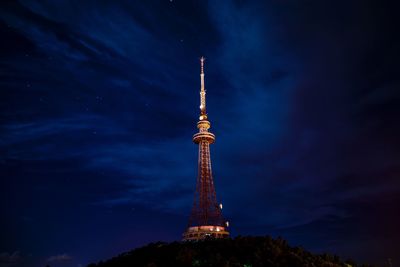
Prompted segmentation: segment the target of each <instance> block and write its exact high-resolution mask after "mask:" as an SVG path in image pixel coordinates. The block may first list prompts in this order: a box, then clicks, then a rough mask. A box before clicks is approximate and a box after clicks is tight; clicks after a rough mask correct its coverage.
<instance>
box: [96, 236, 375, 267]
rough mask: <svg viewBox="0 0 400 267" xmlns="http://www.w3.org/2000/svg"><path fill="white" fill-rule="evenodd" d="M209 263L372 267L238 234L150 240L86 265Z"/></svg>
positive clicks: (236, 266) (254, 266)
mask: <svg viewBox="0 0 400 267" xmlns="http://www.w3.org/2000/svg"><path fill="white" fill-rule="evenodd" d="M128 266H129V267H132V266H146V267H158V266H174V267H180V266H199V267H200V266H212V267H218V266H221V267H233V266H234V267H239V266H240V267H261V266H262V267H297V266H307V267H339V266H340V267H350V266H351V267H354V266H357V267H361V266H362V267H371V266H372V265H357V264H356V263H355V262H354V261H352V260H346V261H342V260H341V259H340V258H339V257H338V256H336V255H330V254H326V253H324V254H319V255H318V254H313V253H310V252H308V251H306V250H304V249H303V248H301V247H290V246H289V245H288V243H287V241H286V240H284V239H282V238H277V239H273V238H271V237H269V236H266V237H241V236H238V237H236V238H234V239H209V240H204V241H199V242H173V243H164V242H157V243H151V244H149V245H147V246H144V247H141V248H137V249H135V250H132V251H130V252H126V253H122V254H120V255H119V256H117V257H114V258H112V259H110V260H107V261H101V262H99V263H97V264H95V263H92V264H89V265H88V267H128Z"/></svg>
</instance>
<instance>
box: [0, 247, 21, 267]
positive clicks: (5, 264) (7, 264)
mask: <svg viewBox="0 0 400 267" xmlns="http://www.w3.org/2000/svg"><path fill="white" fill-rule="evenodd" d="M20 262H21V256H20V254H19V251H15V252H13V253H8V252H2V253H0V267H11V266H15V265H17V264H18V263H20Z"/></svg>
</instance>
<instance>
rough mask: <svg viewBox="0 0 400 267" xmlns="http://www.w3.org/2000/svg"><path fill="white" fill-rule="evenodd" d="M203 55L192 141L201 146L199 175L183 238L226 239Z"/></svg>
mask: <svg viewBox="0 0 400 267" xmlns="http://www.w3.org/2000/svg"><path fill="white" fill-rule="evenodd" d="M204 60H205V59H204V57H202V58H200V67H201V68H200V81H201V86H200V116H199V121H198V122H197V128H198V129H199V131H198V133H196V134H194V135H193V142H194V143H195V144H197V145H198V146H199V159H198V175H197V184H196V191H195V194H194V201H193V208H192V212H191V214H190V217H189V223H188V227H187V229H186V231H185V232H184V233H183V240H184V241H190V240H201V239H206V238H226V237H228V236H229V232H228V229H227V228H228V226H229V225H228V222H225V221H224V218H223V217H222V204H218V202H217V197H216V193H215V187H214V180H213V176H212V171H211V158H210V144H212V143H214V141H215V135H214V134H213V133H211V132H210V131H209V129H210V127H211V124H210V122H209V121H208V118H207V112H206V90H205V87H204Z"/></svg>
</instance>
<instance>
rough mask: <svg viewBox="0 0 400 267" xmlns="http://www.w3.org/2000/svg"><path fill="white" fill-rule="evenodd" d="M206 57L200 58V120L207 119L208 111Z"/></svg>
mask: <svg viewBox="0 0 400 267" xmlns="http://www.w3.org/2000/svg"><path fill="white" fill-rule="evenodd" d="M205 60H206V59H205V58H204V57H201V58H200V120H206V119H207V113H206V89H205V88H204V61H205Z"/></svg>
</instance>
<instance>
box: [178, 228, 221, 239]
mask: <svg viewBox="0 0 400 267" xmlns="http://www.w3.org/2000/svg"><path fill="white" fill-rule="evenodd" d="M227 237H229V232H228V230H227V229H226V228H225V227H223V226H213V225H204V226H192V227H189V228H188V229H186V231H185V232H184V233H183V238H182V241H197V240H204V239H208V238H212V239H216V238H227Z"/></svg>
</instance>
